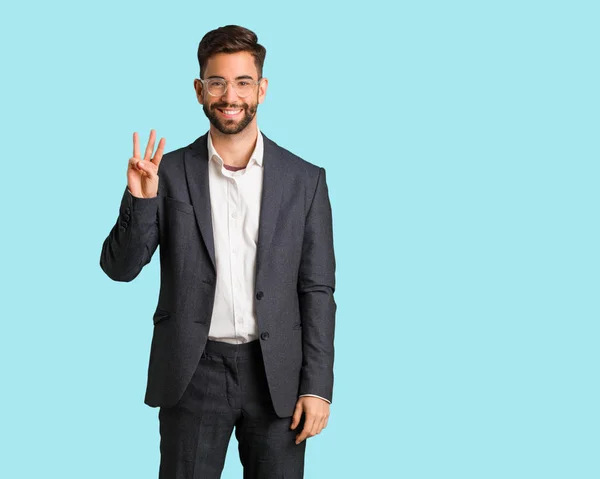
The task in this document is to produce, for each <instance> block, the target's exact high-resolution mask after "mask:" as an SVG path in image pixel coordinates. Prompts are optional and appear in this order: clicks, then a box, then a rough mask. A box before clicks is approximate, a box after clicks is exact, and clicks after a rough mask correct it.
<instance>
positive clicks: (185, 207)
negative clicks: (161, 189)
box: [165, 196, 194, 214]
mask: <svg viewBox="0 0 600 479" xmlns="http://www.w3.org/2000/svg"><path fill="white" fill-rule="evenodd" d="M165 206H167V207H168V208H173V209H176V210H177V211H182V212H184V213H190V214H193V213H194V207H193V206H192V205H190V204H188V203H184V202H183V201H179V200H176V199H175V198H171V197H170V196H165Z"/></svg>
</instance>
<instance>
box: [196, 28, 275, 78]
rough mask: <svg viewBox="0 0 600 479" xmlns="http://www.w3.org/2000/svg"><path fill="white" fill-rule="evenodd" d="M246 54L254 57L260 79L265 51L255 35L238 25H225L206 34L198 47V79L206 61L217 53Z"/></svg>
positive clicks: (202, 74)
mask: <svg viewBox="0 0 600 479" xmlns="http://www.w3.org/2000/svg"><path fill="white" fill-rule="evenodd" d="M237 52H248V53H251V54H252V56H253V57H254V64H255V65H256V69H257V70H258V76H259V77H262V69H263V64H264V62H265V56H266V55H267V50H266V49H265V47H263V46H262V45H260V44H259V43H258V37H257V36H256V33H254V32H253V31H251V30H248V29H247V28H244V27H240V26H239V25H226V26H224V27H219V28H217V29H216V30H211V31H210V32H208V33H207V34H206V35H204V37H202V40H200V44H199V45H198V63H199V64H200V78H202V77H203V76H204V70H205V68H206V63H207V61H208V59H209V58H210V57H211V56H213V55H216V54H217V53H237Z"/></svg>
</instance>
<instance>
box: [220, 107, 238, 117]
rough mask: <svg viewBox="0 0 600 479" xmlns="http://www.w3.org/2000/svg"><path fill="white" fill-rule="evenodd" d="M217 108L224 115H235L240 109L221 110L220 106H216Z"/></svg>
mask: <svg viewBox="0 0 600 479" xmlns="http://www.w3.org/2000/svg"><path fill="white" fill-rule="evenodd" d="M217 110H219V111H220V112H221V113H223V115H225V116H236V115H237V114H238V113H240V112H241V111H242V110H241V109H239V110H221V109H220V108H217Z"/></svg>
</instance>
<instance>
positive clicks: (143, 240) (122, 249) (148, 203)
mask: <svg viewBox="0 0 600 479" xmlns="http://www.w3.org/2000/svg"><path fill="white" fill-rule="evenodd" d="M159 195H160V193H159ZM159 195H158V196H155V197H154V198H137V197H135V196H133V195H132V194H131V193H130V192H129V189H128V188H125V192H124V193H123V198H122V199H121V206H120V208H119V216H118V218H117V222H116V223H115V225H114V226H113V228H112V229H111V231H110V233H109V234H108V237H107V238H106V239H105V240H104V243H103V244H102V253H101V254H100V267H101V268H102V270H103V271H104V272H105V273H106V274H107V275H108V277H109V278H111V279H113V280H115V281H131V280H133V279H134V278H135V277H136V276H137V275H138V274H139V273H140V271H141V270H142V268H143V267H144V266H145V265H147V264H148V263H149V262H150V260H151V259H152V255H153V254H154V251H156V248H157V246H158V238H159V235H158V202H159V201H160V196H159Z"/></svg>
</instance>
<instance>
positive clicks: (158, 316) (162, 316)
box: [152, 308, 171, 324]
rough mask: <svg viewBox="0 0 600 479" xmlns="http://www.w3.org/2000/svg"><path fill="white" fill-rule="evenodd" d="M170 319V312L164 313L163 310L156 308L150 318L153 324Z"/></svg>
mask: <svg viewBox="0 0 600 479" xmlns="http://www.w3.org/2000/svg"><path fill="white" fill-rule="evenodd" d="M170 317H171V312H170V311H166V310H164V309H160V308H156V312H155V313H154V316H153V317H152V320H153V321H154V324H158V323H160V322H161V321H163V320H165V319H169V318H170Z"/></svg>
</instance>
